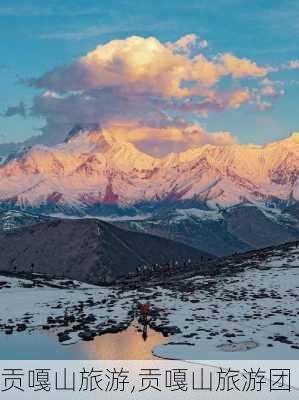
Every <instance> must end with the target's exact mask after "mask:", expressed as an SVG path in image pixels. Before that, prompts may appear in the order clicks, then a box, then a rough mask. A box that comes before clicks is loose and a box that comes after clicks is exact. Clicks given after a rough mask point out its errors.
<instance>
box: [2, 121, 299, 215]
mask: <svg viewBox="0 0 299 400" xmlns="http://www.w3.org/2000/svg"><path fill="white" fill-rule="evenodd" d="M188 199H193V200H196V201H200V202H204V203H205V204H207V205H208V207H209V208H217V207H222V208H223V207H227V206H231V205H235V204H240V203H242V202H254V203H258V202H262V203H265V202H280V203H281V202H283V203H288V204H289V203H292V202H296V201H297V200H298V199H299V133H294V134H292V135H291V136H290V137H289V138H287V139H285V140H281V141H277V142H273V143H270V144H267V145H265V146H256V145H239V144H234V145H230V146H214V145H203V146H200V147H197V148H192V149H189V150H187V151H184V152H182V153H179V154H175V153H172V154H169V155H167V156H166V157H164V158H154V157H152V156H149V155H147V154H145V153H143V152H141V151H140V150H138V149H137V148H136V147H135V146H134V145H133V144H131V143H128V142H124V141H121V140H116V139H115V138H114V137H112V136H111V135H110V134H108V133H107V132H105V131H102V130H100V129H98V130H97V128H96V127H95V129H94V130H83V129H76V130H75V131H74V133H72V134H71V135H69V137H68V140H67V141H66V142H64V143H62V144H59V145H56V146H54V147H46V146H41V145H38V146H33V147H32V148H29V149H25V150H23V151H22V152H19V153H17V154H16V155H15V156H14V157H8V159H7V161H6V162H4V163H3V165H1V166H0V202H1V203H2V204H8V205H9V206H13V207H20V208H36V207H37V208H38V207H50V208H51V207H53V209H56V210H57V209H59V208H61V209H62V210H63V209H73V210H80V211H81V212H84V211H86V208H87V207H90V206H101V207H102V206H103V205H106V206H111V205H114V206H116V205H117V206H120V207H122V208H132V207H134V206H136V205H138V204H140V203H143V204H145V203H153V202H154V203H159V202H161V201H186V200H188Z"/></svg>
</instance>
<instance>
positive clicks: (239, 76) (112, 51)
mask: <svg viewBox="0 0 299 400" xmlns="http://www.w3.org/2000/svg"><path fill="white" fill-rule="evenodd" d="M207 45H208V43H207V42H206V41H204V40H200V39H199V38H198V37H197V36H196V35H194V34H190V35H186V36H184V37H182V38H180V39H179V40H178V41H176V42H174V43H169V42H167V43H161V42H160V41H159V40H157V39H156V38H154V37H149V38H142V37H137V36H132V37H129V38H127V39H125V40H112V41H111V42H109V43H107V44H104V45H99V46H98V47H96V48H95V49H94V50H93V51H91V52H89V53H88V54H86V55H85V56H82V57H80V58H78V59H77V60H75V61H74V62H72V63H71V64H69V65H66V66H61V67H57V68H55V69H53V70H51V71H49V72H47V73H45V74H44V75H43V76H41V77H39V78H36V79H31V80H30V81H29V84H30V85H31V86H34V87H35V88H37V89H42V91H43V92H42V93H41V94H40V95H38V96H36V98H35V100H34V104H33V107H32V113H33V114H34V115H38V116H41V117H42V118H44V119H45V120H46V125H45V127H44V129H43V139H44V141H45V142H55V141H58V140H59V137H60V136H63V135H65V133H66V131H67V129H69V128H71V127H72V125H74V124H75V123H81V124H84V123H86V124H90V123H96V122H99V123H100V124H101V126H103V127H109V129H111V127H112V126H114V127H118V129H117V132H118V134H119V135H121V136H122V137H127V140H131V141H134V138H133V136H134V135H136V134H137V133H136V130H135V129H133V130H131V134H130V135H128V134H127V135H126V129H128V124H129V125H130V126H135V127H136V126H138V129H139V130H138V132H139V133H138V134H139V135H143V139H140V140H139V141H140V142H142V141H148V142H150V141H151V142H152V143H153V146H154V144H155V143H158V144H161V143H164V144H165V146H166V148H167V142H169V149H170V150H171V149H172V148H173V144H174V143H176V142H177V143H179V144H182V143H185V144H187V143H189V144H190V145H193V144H194V143H203V142H213V143H216V142H217V141H218V142H219V143H220V144H223V140H224V141H225V142H226V143H230V142H231V137H230V136H228V134H227V133H225V134H223V133H220V134H218V135H216V134H215V135H214V136H213V135H211V136H210V137H207V136H206V135H207V134H206V133H205V134H204V135H203V133H202V132H201V134H200V129H198V128H197V129H195V130H194V124H192V123H191V124H190V129H188V124H186V123H185V122H184V123H183V126H181V125H180V123H179V122H178V121H181V120H185V116H186V114H188V117H189V120H190V116H191V119H192V116H193V117H196V116H198V115H200V116H207V115H208V114H209V113H210V112H217V111H218V112H219V111H223V110H226V109H237V108H239V107H240V106H241V105H242V104H244V103H246V102H249V100H250V99H251V93H250V90H249V89H248V87H247V86H246V85H245V84H244V83H243V79H244V78H246V80H248V79H260V78H265V77H266V75H267V68H264V67H261V66H258V65H257V64H256V63H254V62H252V61H250V60H248V59H246V58H238V57H236V56H235V55H233V54H229V53H226V54H218V55H215V56H213V57H207V56H206V55H205V53H204V48H205V47H207ZM224 77H226V80H227V78H229V80H230V81H231V83H232V85H231V87H226V88H225V89H222V90H220V89H219V86H220V85H219V83H220V81H221V79H222V78H224ZM120 126H123V128H124V129H120V128H119V127H120ZM115 129H116V128H115ZM132 131H134V134H133V133H132ZM179 132H180V133H179ZM190 132H195V134H193V135H191V134H190ZM145 136H146V138H145ZM191 137H193V138H194V137H196V140H195V139H192V140H191V139H190V138H191ZM184 138H186V139H184ZM198 138H200V139H198ZM203 138H204V139H203Z"/></svg>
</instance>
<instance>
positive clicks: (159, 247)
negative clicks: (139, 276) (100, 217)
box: [0, 219, 209, 283]
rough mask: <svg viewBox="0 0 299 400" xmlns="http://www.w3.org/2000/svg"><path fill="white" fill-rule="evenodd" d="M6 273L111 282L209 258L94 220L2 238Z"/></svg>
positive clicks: (26, 230)
mask: <svg viewBox="0 0 299 400" xmlns="http://www.w3.org/2000/svg"><path fill="white" fill-rule="evenodd" d="M0 254H1V266H0V269H1V270H2V271H10V272H23V271H27V272H37V273H46V274H51V275H55V276H59V277H65V278H70V279H77V280H81V281H86V282H92V283H101V282H109V281H111V280H114V279H115V278H117V277H119V276H123V275H127V274H128V273H130V272H134V271H135V270H136V268H137V267H138V266H140V265H150V264H152V263H166V262H175V261H178V262H179V263H184V262H185V261H188V260H190V261H191V262H195V263H198V262H200V261H202V260H203V259H206V258H208V257H209V255H208V254H207V253H204V252H201V251H199V250H197V249H195V248H192V247H188V246H186V245H184V244H180V243H176V242H173V241H171V240H167V239H163V238H159V237H155V236H152V235H147V234H141V233H135V232H128V231H124V230H122V229H120V228H117V227H115V226H112V225H110V224H108V223H105V222H101V221H97V220H93V219H84V220H66V219H61V220H58V219H57V220H55V221H49V222H43V223H39V224H37V225H32V226H29V227H24V228H20V229H17V230H14V231H11V232H6V233H5V232H2V233H1V234H0Z"/></svg>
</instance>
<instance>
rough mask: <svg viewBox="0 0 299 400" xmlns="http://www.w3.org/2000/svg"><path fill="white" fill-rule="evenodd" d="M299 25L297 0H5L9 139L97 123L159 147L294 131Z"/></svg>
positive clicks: (0, 25) (0, 9)
mask: <svg viewBox="0 0 299 400" xmlns="http://www.w3.org/2000/svg"><path fill="white" fill-rule="evenodd" d="M298 21H299V4H298V2H297V1H292V0H287V1H280V2H277V1H275V0H269V1H267V2H265V1H260V0H256V1H254V2H251V3H250V4H249V3H248V5H247V6H245V2H244V1H241V0H218V1H217V2H211V1H205V0H203V1H198V0H197V1H188V2H185V1H174V0H173V1H159V2H148V1H143V0H139V1H135V0H130V1H122V0H118V1H113V0H110V1H101V2H99V1H93V0H86V1H80V0H78V1H76V2H75V4H74V2H71V1H68V0H64V1H56V0H50V1H47V2H46V3H45V4H42V3H41V2H40V1H34V0H31V1H26V2H24V1H18V0H10V1H6V0H3V1H2V2H1V5H0V33H1V37H2V38H3V40H1V42H0V51H1V60H0V72H1V73H0V85H1V89H2V90H1V92H0V113H1V115H0V143H7V142H22V141H26V140H29V142H28V143H35V142H41V143H46V144H55V143H57V142H60V141H61V140H63V138H64V136H65V135H66V133H67V131H68V130H69V129H70V128H72V126H73V125H75V124H83V125H84V124H94V123H99V124H100V125H101V126H103V127H105V128H106V129H109V130H110V131H112V132H113V134H114V135H120V136H121V137H122V138H124V139H126V140H128V141H131V142H134V143H135V144H137V145H141V146H142V147H143V148H145V149H146V148H147V147H148V148H150V149H151V152H152V153H153V152H154V153H155V154H156V155H163V154H165V153H167V152H169V151H179V150H182V149H185V148H188V147H192V146H198V145H200V144H202V143H213V144H218V143H219V144H226V145H229V144H231V143H234V142H236V141H237V142H240V143H247V142H251V143H265V142H268V141H272V140H276V139H279V138H283V137H286V136H288V135H289V133H290V132H292V131H297V130H298V116H297V113H298V111H297V108H298V101H299V94H298V88H299V86H298V85H299V51H298V46H297V42H298V38H299V24H298ZM32 136H34V137H35V138H34V139H33V140H32V139H31V138H32Z"/></svg>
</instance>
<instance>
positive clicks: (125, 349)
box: [0, 325, 166, 360]
mask: <svg viewBox="0 0 299 400" xmlns="http://www.w3.org/2000/svg"><path fill="white" fill-rule="evenodd" d="M165 342H166V339H165V338H164V337H163V336H162V335H161V334H160V333H158V332H155V331H154V330H152V329H150V328H149V329H148V337H147V339H146V340H145V341H144V339H143V338H142V334H141V332H139V331H138V330H137V327H136V325H131V326H130V327H129V328H128V329H126V330H125V331H122V332H119V333H115V334H106V335H102V336H98V337H96V338H95V339H94V340H93V341H90V342H84V341H78V342H77V343H74V344H69V345H63V344H60V343H59V342H58V341H57V336H56V334H53V333H52V334H51V333H45V332H39V331H32V332H23V333H14V334H13V335H5V334H1V336H0V359H1V360H29V359H32V360H61V359H63V360H81V359H84V360H152V359H155V358H156V357H154V356H153V354H152V350H153V348H154V347H156V346H158V345H160V344H163V343H165Z"/></svg>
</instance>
